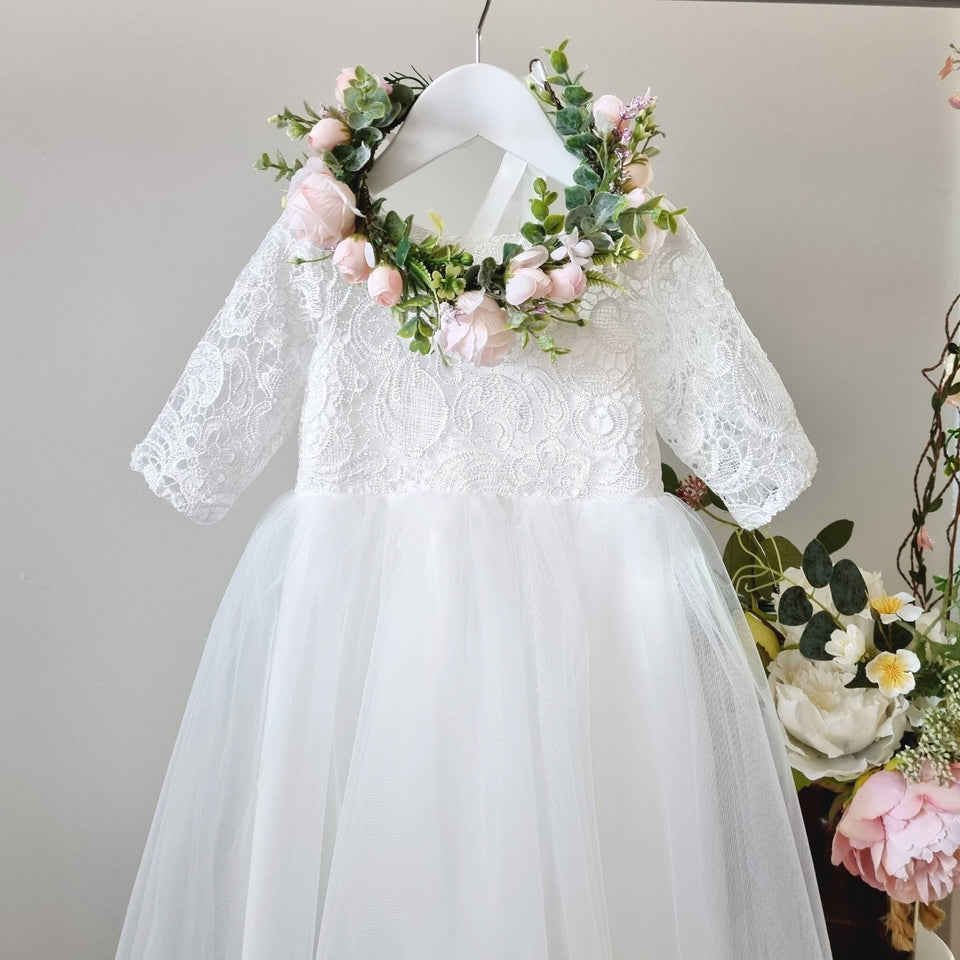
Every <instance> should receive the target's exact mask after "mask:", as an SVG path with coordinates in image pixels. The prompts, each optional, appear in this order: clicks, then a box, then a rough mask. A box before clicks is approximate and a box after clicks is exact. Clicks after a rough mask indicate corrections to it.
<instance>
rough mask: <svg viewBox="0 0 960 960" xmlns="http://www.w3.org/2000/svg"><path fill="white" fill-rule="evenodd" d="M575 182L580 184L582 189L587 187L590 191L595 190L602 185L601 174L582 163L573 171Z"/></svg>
mask: <svg viewBox="0 0 960 960" xmlns="http://www.w3.org/2000/svg"><path fill="white" fill-rule="evenodd" d="M573 182H574V183H579V184H580V186H581V187H586V188H587V189H588V190H595V189H596V188H597V185H598V184H599V183H600V174H599V173H597V171H596V170H594V169H593V167H590V166H588V165H587V164H585V163H582V164H580V166H579V167H577V169H576V170H574V171H573Z"/></svg>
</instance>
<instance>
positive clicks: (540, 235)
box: [520, 222, 547, 244]
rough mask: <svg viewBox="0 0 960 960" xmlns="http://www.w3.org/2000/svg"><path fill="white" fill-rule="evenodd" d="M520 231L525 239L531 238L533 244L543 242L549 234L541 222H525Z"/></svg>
mask: <svg viewBox="0 0 960 960" xmlns="http://www.w3.org/2000/svg"><path fill="white" fill-rule="evenodd" d="M520 233H521V235H522V236H523V238H524V239H525V240H529V241H530V243H532V244H538V243H543V241H544V240H545V239H546V236H547V235H546V232H545V231H544V229H543V226H542V225H541V224H539V223H529V222H528V223H525V224H524V225H523V226H522V227H521V228H520Z"/></svg>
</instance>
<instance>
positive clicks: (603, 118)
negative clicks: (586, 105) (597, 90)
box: [593, 93, 627, 137]
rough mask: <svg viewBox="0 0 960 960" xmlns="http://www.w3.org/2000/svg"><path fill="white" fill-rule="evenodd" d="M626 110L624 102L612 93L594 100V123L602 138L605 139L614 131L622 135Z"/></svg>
mask: <svg viewBox="0 0 960 960" xmlns="http://www.w3.org/2000/svg"><path fill="white" fill-rule="evenodd" d="M626 109H627V108H626V106H625V104H624V102H623V101H622V100H621V99H620V98H619V97H615V96H614V95H613V94H612V93H605V94H604V95H603V96H602V97H598V98H597V99H596V100H594V101H593V121H594V123H595V124H596V127H597V133H599V134H600V136H601V137H605V136H606V135H607V134H608V133H611V132H612V131H614V130H616V131H617V133H620V131H621V130H622V129H623V123H624V122H625V121H624V117H623V115H624V113H625V112H626Z"/></svg>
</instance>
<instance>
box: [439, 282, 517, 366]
mask: <svg viewBox="0 0 960 960" xmlns="http://www.w3.org/2000/svg"><path fill="white" fill-rule="evenodd" d="M516 337H517V335H516V334H515V333H514V332H513V331H512V330H511V329H510V328H509V327H508V326H507V315H506V313H504V311H503V308H502V307H501V306H500V305H499V304H498V303H497V301H496V300H494V299H493V297H491V296H489V295H488V294H486V293H484V292H483V291H482V290H468V291H467V292H466V293H461V294H460V296H459V297H457V299H456V301H455V302H454V305H453V306H450V304H446V303H445V304H443V307H442V308H441V314H440V329H439V330H438V331H437V333H436V336H435V340H436V341H437V344H438V345H439V346H440V348H441V349H443V350H445V351H447V352H448V353H459V354H460V356H461V357H463V359H464V360H466V361H467V362H468V363H474V364H476V365H477V366H481V367H493V366H496V365H497V364H498V363H500V362H501V361H502V360H503V358H504V356H505V355H506V354H507V353H508V352H509V350H510V348H511V347H512V346H513V345H514V342H515V341H516Z"/></svg>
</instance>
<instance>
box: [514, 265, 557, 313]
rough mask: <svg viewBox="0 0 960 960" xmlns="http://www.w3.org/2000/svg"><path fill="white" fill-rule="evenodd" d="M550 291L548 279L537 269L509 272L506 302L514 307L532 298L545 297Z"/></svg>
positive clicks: (523, 268) (525, 268)
mask: <svg viewBox="0 0 960 960" xmlns="http://www.w3.org/2000/svg"><path fill="white" fill-rule="evenodd" d="M549 290H550V278H549V277H548V276H547V275H546V274H545V273H544V272H543V271H542V270H540V269H538V268H537V267H520V268H519V269H516V270H511V271H510V274H509V276H508V277H507V291H506V297H505V299H506V301H507V303H509V304H512V305H513V306H515V307H518V306H519V305H520V304H521V303H524V302H526V301H527V300H530V299H531V298H532V297H545V296H546V295H547V292H548V291H549Z"/></svg>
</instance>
